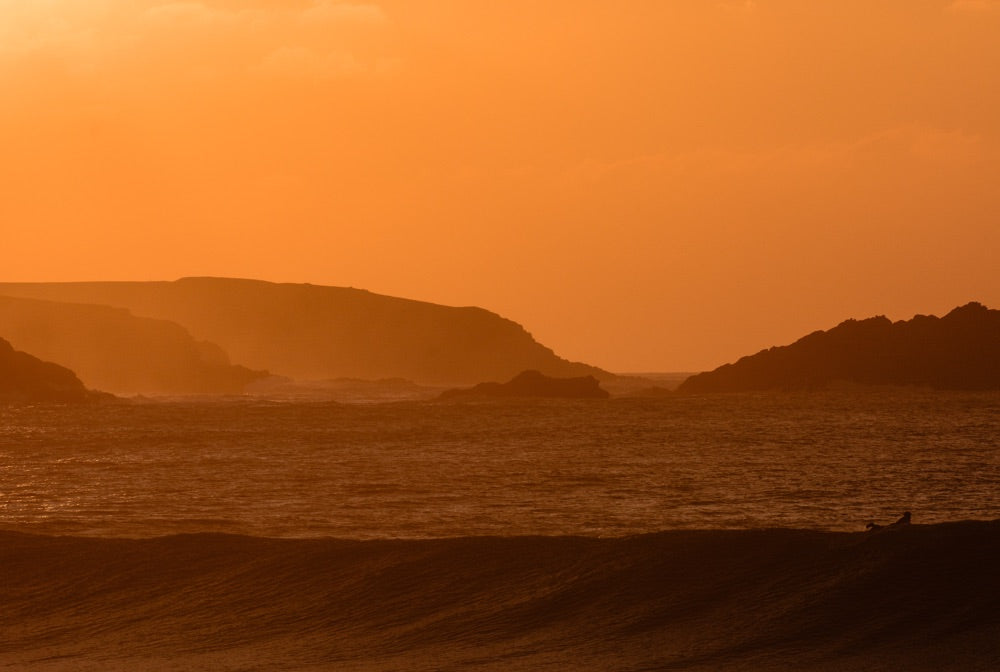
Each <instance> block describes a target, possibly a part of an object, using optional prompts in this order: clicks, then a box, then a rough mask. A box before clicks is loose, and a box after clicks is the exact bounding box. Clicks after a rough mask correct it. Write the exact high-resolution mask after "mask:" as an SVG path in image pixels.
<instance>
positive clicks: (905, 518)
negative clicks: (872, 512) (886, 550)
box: [865, 511, 910, 532]
mask: <svg viewBox="0 0 1000 672" xmlns="http://www.w3.org/2000/svg"><path fill="white" fill-rule="evenodd" d="M909 524H910V512H909V511H904V512H903V515H902V516H901V517H900V518H899V520H897V521H896V522H895V523H892V524H891V525H879V524H878V523H876V522H875V521H874V520H871V521H868V523H867V524H866V525H865V529H866V530H868V531H869V532H874V531H876V530H883V529H885V528H887V527H899V526H901V525H909Z"/></svg>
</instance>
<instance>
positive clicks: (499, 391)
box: [440, 371, 609, 399]
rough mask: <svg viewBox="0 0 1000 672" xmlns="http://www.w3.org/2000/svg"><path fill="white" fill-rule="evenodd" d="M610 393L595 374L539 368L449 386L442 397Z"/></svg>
mask: <svg viewBox="0 0 1000 672" xmlns="http://www.w3.org/2000/svg"><path fill="white" fill-rule="evenodd" d="M608 396H609V395H608V393H607V392H606V391H605V390H603V389H601V385H600V382H599V381H598V380H597V379H596V378H594V377H593V376H582V377H579V378H550V377H549V376H545V375H543V374H541V373H539V372H538V371H524V372H522V373H520V374H518V375H517V376H515V377H514V378H513V379H512V380H510V381H509V382H506V383H480V384H478V385H476V386H475V387H471V388H466V389H455V390H446V391H445V392H442V393H441V397H440V398H441V399H509V398H516V397H520V398H531V397H544V398H553V399H555V398H558V399H606V398H607V397H608Z"/></svg>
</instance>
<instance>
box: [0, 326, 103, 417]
mask: <svg viewBox="0 0 1000 672" xmlns="http://www.w3.org/2000/svg"><path fill="white" fill-rule="evenodd" d="M90 397H91V394H90V393H89V392H88V391H87V389H86V388H85V387H84V385H83V383H82V382H81V381H80V379H79V378H77V376H76V374H75V373H73V372H72V371H70V370H69V369H67V368H66V367H64V366H59V365H58V364H53V363H52V362H45V361H42V360H40V359H38V358H37V357H32V356H31V355H29V354H27V353H24V352H20V351H18V350H15V349H14V348H13V346H11V344H10V343H9V342H7V341H6V340H4V339H2V338H0V401H30V402H35V401H61V402H66V401H85V400H87V399H89V398H90Z"/></svg>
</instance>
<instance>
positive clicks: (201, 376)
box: [0, 296, 266, 394]
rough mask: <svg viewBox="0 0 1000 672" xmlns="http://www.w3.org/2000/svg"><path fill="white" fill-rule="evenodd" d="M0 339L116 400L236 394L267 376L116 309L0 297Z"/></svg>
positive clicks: (179, 331)
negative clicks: (68, 371)
mask: <svg viewBox="0 0 1000 672" xmlns="http://www.w3.org/2000/svg"><path fill="white" fill-rule="evenodd" d="M0 333H2V334H4V335H5V336H6V337H7V338H8V339H10V342H11V343H12V344H13V346H14V347H16V348H18V349H20V350H24V351H26V352H30V353H32V354H34V355H37V356H39V357H42V358H43V359H46V360H50V361H53V362H57V363H58V364H60V365H61V366H65V367H68V368H70V369H72V370H73V371H75V372H76V373H77V375H79V377H80V379H81V380H82V381H83V383H84V384H85V385H86V386H88V387H91V388H95V389H100V390H106V391H108V392H114V393H120V394H210V393H211V394H218V393H240V392H241V391H242V390H243V387H244V386H245V385H246V384H247V383H249V382H251V381H254V380H257V379H259V378H261V377H263V376H265V375H266V373H265V372H260V371H251V370H250V369H247V368H245V367H242V366H233V365H231V364H230V363H229V358H228V356H227V355H226V353H225V352H224V351H223V350H222V349H221V348H220V347H219V346H217V345H215V344H213V343H209V342H204V341H201V342H199V341H196V340H195V339H194V338H192V337H191V334H189V333H188V332H187V331H186V330H185V329H184V328H183V327H181V326H179V325H177V324H174V323H172V322H168V321H165V320H153V319H148V318H139V317H136V316H135V315H133V314H131V313H130V312H129V311H127V310H124V309H121V308H110V307H107V306H94V305H86V304H75V303H62V302H55V301H39V300H34V299H22V298H12V297H9V296H0Z"/></svg>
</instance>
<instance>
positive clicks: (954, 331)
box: [678, 302, 1000, 393]
mask: <svg viewBox="0 0 1000 672" xmlns="http://www.w3.org/2000/svg"><path fill="white" fill-rule="evenodd" d="M838 382H846V383H852V384H858V385H898V386H923V387H930V388H935V389H950V390H997V389H1000V310H990V309H988V308H986V307H985V306H983V305H982V304H980V303H976V302H972V303H968V304H966V305H964V306H961V307H959V308H955V309H954V310H952V311H951V312H950V313H948V314H947V315H945V316H944V317H942V318H938V317H934V316H928V315H917V316H916V317H914V318H913V319H912V320H906V321H899V322H892V321H890V320H889V319H887V318H886V317H884V316H879V317H872V318H869V319H866V320H847V321H845V322H842V323H841V324H839V325H838V326H836V327H834V328H833V329H830V330H829V331H817V332H814V333H812V334H809V335H808V336H805V337H803V338H801V339H799V340H798V341H796V342H795V343H792V344H791V345H786V346H782V347H774V348H770V349H768V350H762V351H761V352H759V353H757V354H756V355H751V356H748V357H743V358H742V359H740V360H739V361H737V362H736V363H734V364H726V365H723V366H720V367H719V368H717V369H715V370H714V371H709V372H705V373H700V374H697V375H695V376H691V377H690V378H688V379H687V380H686V381H684V382H683V383H682V384H681V385H680V387H679V388H678V391H679V392H682V393H684V392H688V393H692V392H693V393H699V392H747V391H764V390H797V389H819V388H825V387H829V386H830V385H832V384H835V383H838Z"/></svg>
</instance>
